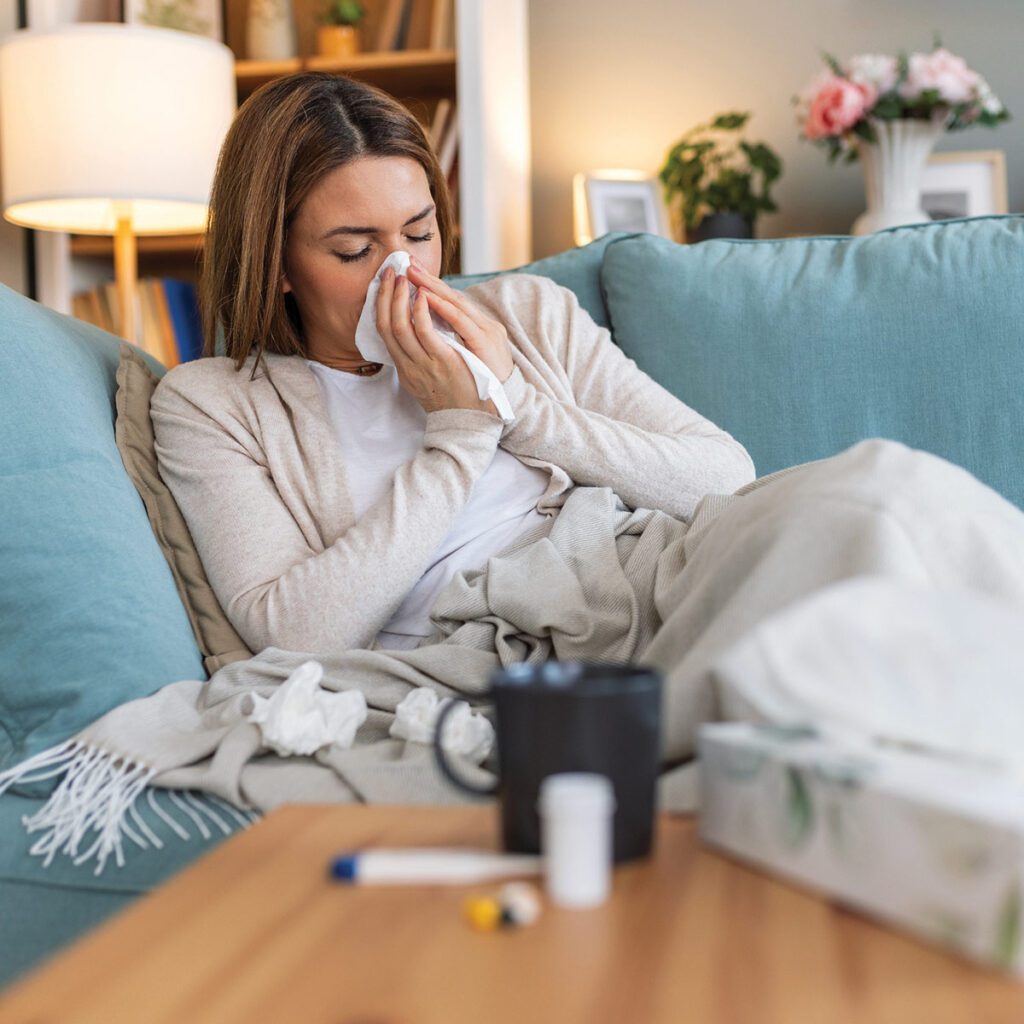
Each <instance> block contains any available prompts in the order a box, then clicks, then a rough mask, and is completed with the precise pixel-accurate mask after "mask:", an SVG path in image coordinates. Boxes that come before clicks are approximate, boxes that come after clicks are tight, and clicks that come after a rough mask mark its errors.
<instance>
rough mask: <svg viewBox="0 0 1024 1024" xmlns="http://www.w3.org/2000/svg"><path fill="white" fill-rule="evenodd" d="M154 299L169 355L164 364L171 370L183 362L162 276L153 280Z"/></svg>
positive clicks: (162, 335) (165, 348)
mask: <svg viewBox="0 0 1024 1024" xmlns="http://www.w3.org/2000/svg"><path fill="white" fill-rule="evenodd" d="M153 299H154V304H155V306H156V313H157V319H158V320H159V322H160V337H161V341H162V344H163V350H164V352H165V353H166V355H167V359H166V360H164V366H166V367H167V369H168V370H169V369H171V367H174V366H177V365H178V363H179V362H181V357H180V355H179V352H178V342H177V339H176V338H175V336H174V324H173V323H172V322H171V311H170V308H169V306H168V303H167V292H166V291H165V289H164V282H163V281H162V280H161V279H160V278H155V279H154V281H153Z"/></svg>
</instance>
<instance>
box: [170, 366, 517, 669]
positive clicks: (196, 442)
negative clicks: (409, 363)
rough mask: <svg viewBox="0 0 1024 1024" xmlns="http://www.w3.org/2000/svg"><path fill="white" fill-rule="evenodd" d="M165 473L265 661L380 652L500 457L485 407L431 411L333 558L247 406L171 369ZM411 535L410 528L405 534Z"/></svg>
mask: <svg viewBox="0 0 1024 1024" xmlns="http://www.w3.org/2000/svg"><path fill="white" fill-rule="evenodd" d="M150 413H151V418H152V421H153V428H154V433H155V450H156V455H157V461H158V466H159V470H160V475H161V477H162V478H163V479H164V481H165V483H166V484H167V486H168V488H169V489H170V491H171V493H172V495H173V496H174V499H175V501H176V502H177V504H178V507H179V508H180V510H181V513H182V515H183V517H184V519H185V522H186V524H187V525H188V528H189V532H190V533H191V535H192V539H193V542H194V544H195V547H196V551H197V553H198V555H199V558H200V560H201V562H202V564H203V568H204V569H205V570H206V574H207V577H208V579H209V582H210V586H211V587H212V588H213V591H214V593H215V595H216V596H217V599H218V600H219V602H220V605H221V607H222V608H223V610H224V613H225V615H226V616H227V618H228V620H229V621H230V622H231V624H232V625H233V626H234V627H235V629H236V630H237V632H238V634H239V636H241V637H242V639H243V640H244V641H245V643H246V644H247V645H248V646H249V649H250V650H252V651H260V650H262V649H263V648H265V647H268V646H274V647H280V648H283V649H285V650H293V651H310V652H314V653H319V654H329V653H339V652H342V651H345V650H348V649H351V648H365V647H369V646H370V644H371V643H372V641H373V638H374V637H375V636H376V634H377V632H378V631H379V630H380V629H381V627H382V626H383V625H384V624H385V623H386V622H387V621H388V619H389V618H390V617H391V615H392V614H394V612H395V610H396V609H397V608H398V606H399V605H400V604H401V602H402V600H403V599H404V597H405V595H406V594H407V593H408V591H409V590H410V589H411V588H412V587H413V586H414V585H415V583H416V581H417V580H418V579H419V578H420V576H422V574H423V573H424V572H425V571H426V569H427V568H428V567H429V564H430V561H431V559H432V557H433V556H434V554H435V552H436V550H437V548H438V546H439V545H440V543H441V541H442V540H443V539H444V536H445V534H446V533H447V532H448V530H449V529H450V527H451V525H452V522H453V520H454V519H455V517H456V516H457V515H458V513H459V512H460V511H461V509H462V508H463V507H464V505H465V503H466V501H467V499H468V497H469V495H470V492H471V490H472V487H473V485H474V483H475V482H476V480H477V479H479V477H480V476H481V475H482V474H483V473H484V471H485V470H486V469H487V467H488V466H489V465H490V463H491V461H492V459H493V458H494V454H495V452H496V450H497V442H498V437H499V435H500V433H501V428H502V425H503V424H502V422H501V420H500V419H498V417H496V416H492V415H491V414H490V413H487V412H484V411H482V410H466V409H445V410H439V411H437V412H433V413H429V414H428V416H427V427H426V432H425V435H424V443H423V447H422V449H421V450H420V451H418V452H417V453H416V454H415V455H414V456H413V457H412V459H410V460H409V461H408V462H406V463H404V464H403V465H401V466H400V467H399V468H398V469H397V470H396V472H395V477H394V483H393V486H392V487H391V489H390V490H389V491H388V493H387V494H386V495H385V496H384V497H383V498H382V499H381V500H380V501H379V502H377V503H376V504H375V505H374V506H372V507H371V508H370V509H368V510H367V512H366V513H365V514H364V515H363V516H362V517H361V518H360V519H359V520H358V522H356V523H355V524H354V525H352V526H351V527H350V528H349V529H347V530H346V531H345V532H344V533H343V534H342V535H341V536H340V537H338V538H337V539H335V540H334V541H333V543H330V544H329V546H327V547H326V548H325V549H321V550H318V549H317V547H316V546H314V545H312V544H311V543H310V540H309V539H308V538H307V537H305V536H304V534H303V531H302V530H301V529H300V527H299V524H298V523H297V521H296V519H295V517H294V516H293V515H292V513H291V512H290V511H289V508H288V506H287V504H286V503H285V501H284V500H283V498H282V496H281V493H280V492H279V490H278V484H279V483H280V484H282V485H283V481H277V482H275V479H274V476H273V475H272V473H271V469H270V466H269V465H268V460H267V457H266V454H265V453H264V451H263V448H262V446H261V444H260V442H259V440H258V439H257V436H256V434H255V432H254V429H250V423H249V419H250V418H249V417H247V416H246V414H245V410H244V409H243V408H242V407H240V406H238V405H233V404H232V403H231V402H230V401H229V400H225V399H223V398H218V399H216V400H211V399H209V398H208V397H207V399H206V400H205V401H200V400H198V399H197V396H196V395H195V394H194V393H192V394H191V395H190V394H189V393H187V389H183V388H181V387H179V386H176V379H175V378H174V377H172V375H171V373H168V374H167V375H166V376H165V377H164V378H163V380H162V381H161V383H160V385H159V386H158V387H157V389H156V391H155V392H154V395H153V399H152V403H151V406H150ZM399 527H401V528H399Z"/></svg>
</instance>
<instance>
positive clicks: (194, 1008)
mask: <svg viewBox="0 0 1024 1024" xmlns="http://www.w3.org/2000/svg"><path fill="white" fill-rule="evenodd" d="M497 836H498V828H497V820H496V818H495V812H494V810H493V808H492V807H491V806H481V805H476V806H472V807H456V808H449V807H423V806H416V807H395V806H390V807H389V806H349V805H342V806H338V805H321V804H312V805H310V804H307V805H291V806H287V807H282V808H279V809H278V810H276V811H274V812H272V813H271V814H269V815H267V817H266V818H265V819H263V820H262V821H261V822H260V823H259V824H257V825H255V826H254V827H252V828H251V829H249V830H248V831H246V832H243V833H241V834H240V835H237V836H235V837H233V838H231V839H230V840H228V841H226V842H225V843H223V844H222V845H221V846H219V847H218V848H217V849H216V850H214V851H212V852H211V853H209V854H208V855H207V856H205V857H203V858H201V859H200V860H198V861H196V862H195V863H194V864H192V865H191V866H189V867H188V868H186V869H185V870H183V871H182V872H180V873H179V874H178V875H176V876H174V877H173V878H172V879H170V880H169V881H168V882H166V883H165V884H164V885H162V886H160V887H159V888H158V889H156V890H154V892H152V893H150V894H149V895H147V896H144V897H142V898H141V899H140V900H138V901H137V902H136V903H134V904H132V906H130V907H128V908H127V909H126V910H124V911H122V912H121V913H120V914H118V915H115V916H114V917H113V918H111V919H110V920H108V921H107V922H105V923H104V924H103V925H101V926H100V927H98V928H97V929H95V930H94V931H92V932H91V933H90V934H88V935H87V936H84V937H83V938H82V939H81V940H79V941H78V942H77V943H75V944H74V945H72V946H70V947H68V948H67V949H66V950H64V951H62V952H61V953H59V954H57V955H56V956H55V957H54V958H53V959H52V960H50V961H49V962H48V963H47V964H46V965H44V966H42V967H40V968H39V969H38V970H36V971H35V972H34V973H32V974H30V975H28V976H27V977H26V978H24V979H23V980H22V981H21V982H20V983H19V984H17V985H14V986H12V987H11V988H10V989H8V990H7V992H6V993H5V995H4V998H2V999H0V1021H3V1022H5V1024H6V1022H24V1024H28V1022H30V1021H31V1022H43V1021H46V1022H56V1021H61V1022H83V1024H84V1022H97V1024H115V1022H121V1021H146V1022H147V1024H156V1022H164V1021H166V1022H174V1024H186V1022H187V1024H196V1022H202V1021H217V1022H219V1024H220V1022H235V1021H238V1022H242V1021H244V1022H246V1024H253V1022H261V1021H266V1022H273V1024H282V1022H284V1024H290V1022H302V1024H314V1022H320V1021H323V1022H331V1024H434V1022H436V1024H461V1022H464V1021H465V1022H473V1024H478V1022H479V1024H504V1022H516V1024H547V1022H560V1024H561V1022H571V1024H575V1022H580V1024H606V1022H607V1024H658V1022H662V1021H664V1022H669V1021H671V1022H673V1024H678V1022H682V1021H685V1022H704V1021H715V1022H718V1021H721V1022H729V1024H745V1022H751V1024H754V1022H756V1024H776V1022H777V1024H801V1022H805V1021H806V1022H814V1024H825V1022H827V1024H836V1022H847V1021H849V1022H851V1024H852V1022H854V1021H856V1022H858V1024H865V1022H867V1024H890V1022H891V1024H911V1022H917V1021H921V1022H928V1024H944V1022H949V1024H954V1022H955V1024H965V1022H971V1024H974V1022H982V1021H984V1022H986V1024H991V1022H996V1021H1007V1022H1009V1021H1014V1022H1019V1021H1021V1020H1024V983H1019V982H1016V981H1013V980H1010V979H1007V978H1004V977H1001V976H999V975H997V974H994V973H990V972H988V971H985V970H983V969H981V968H978V967H974V966H972V965H970V964H967V963H964V962H962V961H960V960H958V959H956V958H954V957H953V956H952V955H949V954H947V953H945V952H943V951H941V950H938V949H935V948H933V947H930V946H927V945H924V944H922V943H919V942H918V941H916V940H914V939H912V938H908V937H906V936H904V935H902V934H899V933H897V932H894V931H890V930H889V929H887V928H883V927H881V926H879V925H876V924H874V923H872V922H870V921H867V920H865V919H862V918H860V917H859V916H857V915H855V914H853V913H851V912H849V911H845V910H841V909H838V908H836V907H834V906H831V905H830V904H829V903H827V902H826V901H824V900H822V899H820V898H818V897H816V896H814V895H812V894H809V893H807V892H803V891H801V890H799V889H797V888H795V887H793V886H791V885H789V884H786V883H782V882H778V881H775V880H774V879H772V878H770V877H768V876H767V875H763V874H760V873H759V872H756V871H754V870H752V869H750V868H747V867H744V866H742V865H740V864H738V863H736V862H734V861H731V860H729V859H727V858H726V857H724V856H722V855H720V854H718V853H715V852H712V851H711V850H710V849H708V848H706V847H703V846H702V845H701V844H700V842H699V840H698V837H697V832H696V821H695V819H693V818H678V817H669V816H667V815H666V816H662V817H661V818H660V819H659V823H658V834H657V841H656V849H655V854H654V856H653V857H652V858H651V859H650V860H648V861H645V862H637V863H632V864H625V865H622V866H620V867H618V868H617V869H616V870H615V873H614V882H613V893H612V896H611V898H610V899H609V901H608V902H607V903H606V904H605V905H604V906H602V907H599V908H597V909H593V910H564V909H558V908H555V907H552V906H550V905H545V909H544V912H543V914H542V916H541V918H540V920H539V921H538V922H537V923H536V924H534V925H533V926H531V927H528V928H521V929H518V930H511V931H500V932H490V933H483V932H477V931H474V930H473V929H472V928H471V927H470V926H469V925H468V924H467V923H466V922H465V921H464V920H463V918H462V916H461V903H462V900H463V898H464V897H465V895H466V894H467V893H469V892H480V893H487V892H496V891H497V888H498V884H497V883H495V884H489V885H474V886H466V887H440V886H437V887H401V888H383V887H366V888H361V889H360V888H350V887H344V886H342V885H340V884H338V883H334V882H331V881H329V880H328V878H327V876H326V865H327V863H328V862H329V860H330V858H331V856H332V855H333V854H336V853H338V852H340V851H343V850H346V849H351V848H355V847H360V846H363V845H367V846H372V845H377V846H402V845H404V846H419V845H435V844H436V845H445V846H462V845H465V846H477V847H480V846H482V847H488V848H491V849H497V844H498V839H497Z"/></svg>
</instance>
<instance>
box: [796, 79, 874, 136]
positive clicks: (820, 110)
mask: <svg viewBox="0 0 1024 1024" xmlns="http://www.w3.org/2000/svg"><path fill="white" fill-rule="evenodd" d="M876 99H878V92H877V90H876V89H874V88H873V87H872V86H870V85H864V84H862V83H860V82H851V81H850V80H849V79H846V78H840V77H839V75H828V76H827V77H825V78H824V79H823V80H822V82H821V85H820V86H819V88H818V90H817V92H816V93H815V95H814V97H813V98H812V99H811V106H810V110H809V112H808V114H807V120H806V122H805V123H804V135H806V136H807V138H808V139H821V138H824V137H825V136H827V135H842V134H843V133H844V132H846V131H849V129H850V128H852V127H853V126H854V125H855V124H856V123H857V122H858V121H859V120H860V119H861V118H862V117H864V115H865V114H867V112H868V111H869V110H870V109H871V107H872V106H873V105H874V102H875V100H876Z"/></svg>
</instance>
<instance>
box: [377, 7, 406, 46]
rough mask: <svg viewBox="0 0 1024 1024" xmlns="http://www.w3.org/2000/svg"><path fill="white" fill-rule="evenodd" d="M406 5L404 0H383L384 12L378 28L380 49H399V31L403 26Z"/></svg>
mask: <svg viewBox="0 0 1024 1024" xmlns="http://www.w3.org/2000/svg"><path fill="white" fill-rule="evenodd" d="M404 7H405V3H404V0H383V5H382V10H383V14H382V15H381V19H380V25H379V27H378V29H377V49H378V50H397V49H398V45H397V44H398V31H399V29H400V28H401V27H402V11H403V9H404Z"/></svg>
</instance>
